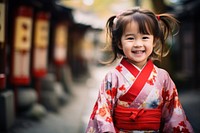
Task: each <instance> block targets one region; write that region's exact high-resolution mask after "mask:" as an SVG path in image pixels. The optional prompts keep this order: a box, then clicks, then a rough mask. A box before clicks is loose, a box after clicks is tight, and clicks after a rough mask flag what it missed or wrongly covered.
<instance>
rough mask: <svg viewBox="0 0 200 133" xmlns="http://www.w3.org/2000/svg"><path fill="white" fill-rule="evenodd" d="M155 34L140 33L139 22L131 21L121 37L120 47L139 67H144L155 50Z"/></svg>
mask: <svg viewBox="0 0 200 133" xmlns="http://www.w3.org/2000/svg"><path fill="white" fill-rule="evenodd" d="M153 41H154V37H153V35H148V34H141V33H139V27H138V23H137V22H135V21H132V22H131V23H129V24H128V25H127V26H126V28H125V30H124V33H123V34H122V37H121V44H119V48H120V49H122V50H123V52H124V54H125V56H126V57H127V58H128V59H129V61H130V62H132V63H133V64H134V65H136V66H137V67H139V68H142V67H143V66H144V65H145V64H146V62H147V59H148V57H149V56H150V55H151V53H152V51H153Z"/></svg>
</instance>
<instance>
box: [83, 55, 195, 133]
mask: <svg viewBox="0 0 200 133" xmlns="http://www.w3.org/2000/svg"><path fill="white" fill-rule="evenodd" d="M103 132H111V133H138V132H139V133H144V132H145V133H151V132H153V133H156V132H163V133H193V129H192V126H191V125H190V123H189V121H188V119H187V117H186V115H185V113H184V110H183V108H182V105H181V103H180V101H179V98H178V93H177V89H176V87H175V84H174V82H173V81H172V79H171V78H170V76H169V74H168V72H167V71H165V70H163V69H161V68H158V67H157V66H155V65H154V64H153V63H152V61H151V60H149V61H148V62H147V64H146V65H145V66H144V67H143V68H142V70H139V69H137V68H136V66H134V65H133V64H131V63H129V62H128V61H127V60H126V59H125V58H123V59H122V60H121V62H120V63H119V64H118V65H117V66H116V68H115V69H114V70H111V71H110V72H108V73H107V74H106V76H105V78H104V80H103V82H102V84H101V88H100V90H99V95H98V98H97V101H96V103H95V105H94V108H93V111H92V114H91V116H90V119H89V123H88V126H87V129H86V133H103Z"/></svg>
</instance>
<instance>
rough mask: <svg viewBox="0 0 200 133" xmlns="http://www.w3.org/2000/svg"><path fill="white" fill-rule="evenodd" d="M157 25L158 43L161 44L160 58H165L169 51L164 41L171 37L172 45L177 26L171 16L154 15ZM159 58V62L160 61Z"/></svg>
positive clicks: (176, 22)
mask: <svg viewBox="0 0 200 133" xmlns="http://www.w3.org/2000/svg"><path fill="white" fill-rule="evenodd" d="M156 17H157V20H158V23H159V29H160V30H159V31H160V34H159V37H160V43H161V44H162V48H161V58H162V57H165V56H166V55H167V54H168V53H169V50H170V47H169V45H166V40H167V39H168V38H169V37H170V36H171V38H172V43H173V36H174V35H176V34H177V33H178V29H179V25H178V21H177V20H176V19H175V17H173V15H172V14H159V15H156ZM161 58H160V60H161Z"/></svg>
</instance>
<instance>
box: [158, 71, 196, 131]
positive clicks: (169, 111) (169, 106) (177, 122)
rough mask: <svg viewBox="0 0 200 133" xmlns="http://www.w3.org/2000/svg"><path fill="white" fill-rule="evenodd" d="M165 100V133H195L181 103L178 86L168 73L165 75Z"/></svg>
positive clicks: (163, 120) (163, 119) (163, 118)
mask: <svg viewBox="0 0 200 133" xmlns="http://www.w3.org/2000/svg"><path fill="white" fill-rule="evenodd" d="M163 99H164V106H163V111H162V116H163V117H162V122H163V132H184V133H193V129H192V126H191V125H190V123H189V121H188V119H187V117H186V115H185V112H184V110H183V108H182V105H181V103H180V100H179V97H178V92H177V89H176V86H175V84H174V82H173V81H172V79H171V78H170V76H169V74H168V73H167V72H166V75H165V83H164V91H163Z"/></svg>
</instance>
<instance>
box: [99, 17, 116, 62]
mask: <svg viewBox="0 0 200 133" xmlns="http://www.w3.org/2000/svg"><path fill="white" fill-rule="evenodd" d="M115 19H116V16H111V17H110V18H109V19H108V20H107V22H106V45H105V47H104V48H103V52H104V53H105V54H106V55H107V56H108V57H105V58H108V59H103V60H104V61H102V60H101V61H100V63H102V64H110V63H112V62H113V61H114V60H115V59H116V58H117V54H116V53H115V52H114V51H115V49H114V47H113V46H112V43H113V36H114V35H113V34H114V28H115V26H116V23H115V21H114V20H115Z"/></svg>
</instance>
